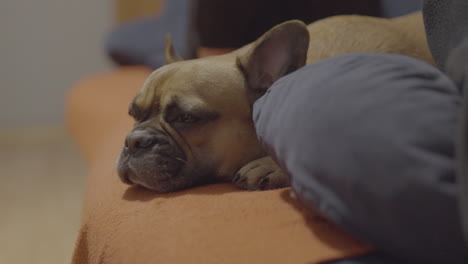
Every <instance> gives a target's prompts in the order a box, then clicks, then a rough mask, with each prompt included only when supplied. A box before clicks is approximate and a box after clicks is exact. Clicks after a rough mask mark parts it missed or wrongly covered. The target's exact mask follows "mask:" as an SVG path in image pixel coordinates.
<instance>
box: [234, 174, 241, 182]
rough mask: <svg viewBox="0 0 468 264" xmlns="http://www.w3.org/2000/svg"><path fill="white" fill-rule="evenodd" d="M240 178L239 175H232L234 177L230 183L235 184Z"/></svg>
mask: <svg viewBox="0 0 468 264" xmlns="http://www.w3.org/2000/svg"><path fill="white" fill-rule="evenodd" d="M239 178H240V174H239V173H236V175H234V177H233V178H232V182H234V183H235V182H237V181H238V180H239Z"/></svg>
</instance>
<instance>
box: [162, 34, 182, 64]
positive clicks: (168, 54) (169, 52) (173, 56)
mask: <svg viewBox="0 0 468 264" xmlns="http://www.w3.org/2000/svg"><path fill="white" fill-rule="evenodd" d="M164 51H165V54H164V55H165V59H166V64H170V63H173V62H176V61H181V60H182V57H180V56H179V55H178V54H177V52H176V50H175V48H174V46H173V45H172V38H171V35H170V34H167V35H166V48H165V50H164Z"/></svg>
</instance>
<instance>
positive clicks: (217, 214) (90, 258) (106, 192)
mask: <svg viewBox="0 0 468 264" xmlns="http://www.w3.org/2000/svg"><path fill="white" fill-rule="evenodd" d="M149 73H150V70H149V69H147V68H144V67H127V68H118V69H116V70H113V71H111V72H108V73H103V74H99V75H96V76H93V77H89V78H87V79H84V80H82V81H80V82H78V83H77V84H76V85H74V87H73V88H72V89H71V91H70V93H69V95H68V101H67V123H68V128H69V131H70V133H71V134H72V136H73V137H74V139H75V141H76V142H77V144H78V146H79V149H80V151H81V153H82V154H83V156H84V157H85V159H86V161H87V164H88V167H89V175H88V179H87V185H86V194H85V200H84V208H83V212H82V221H81V228H80V232H79V236H78V238H77V244H76V249H75V253H74V256H73V263H80V264H81V263H100V264H107V263H112V264H117V263H200V264H201V263H203V264H208V263H282V264H284V263H309V264H312V263H323V262H326V261H330V260H336V259H342V258H347V257H352V256H356V255H362V254H365V253H367V252H369V251H371V247H370V246H368V245H366V244H364V243H361V242H359V241H357V240H356V239H354V238H353V237H351V236H350V235H348V234H346V233H345V232H343V231H342V230H340V229H338V228H337V227H335V226H334V225H333V224H332V223H330V222H328V221H327V220H325V219H323V218H322V217H320V216H319V215H318V214H316V213H314V212H310V211H305V210H304V209H302V207H301V206H300V205H299V204H297V203H296V202H295V200H293V199H291V198H290V196H289V188H286V189H280V190H272V191H257V192H249V191H243V190H238V189H237V188H236V187H234V186H233V185H232V184H227V183H226V184H213V185H208V186H202V187H197V188H192V189H189V190H185V191H180V192H175V193H169V194H158V193H155V192H150V191H147V190H145V189H143V188H140V187H135V186H128V185H125V184H123V183H121V182H120V180H119V178H118V176H117V174H116V172H115V170H114V167H115V160H116V158H117V155H118V153H119V151H120V148H121V146H122V144H123V142H124V137H125V135H126V133H127V132H128V131H130V130H131V128H132V124H133V122H132V120H131V119H130V117H128V115H127V107H128V104H129V102H130V100H131V99H132V97H133V96H134V95H135V94H136V92H137V91H138V89H139V88H140V86H141V85H142V83H143V82H144V80H145V78H146V77H147V75H148V74H149Z"/></svg>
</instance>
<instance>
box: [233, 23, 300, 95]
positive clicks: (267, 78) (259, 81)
mask: <svg viewBox="0 0 468 264" xmlns="http://www.w3.org/2000/svg"><path fill="white" fill-rule="evenodd" d="M308 47H309V32H308V31H307V27H306V25H305V24H304V23H303V22H301V21H299V20H292V21H287V22H284V23H282V24H279V25H277V26H275V27H274V28H272V29H271V30H269V31H268V32H267V33H265V34H264V35H263V36H262V37H260V38H259V39H258V40H257V41H255V42H254V43H253V44H252V46H251V47H250V48H249V50H247V51H246V53H245V54H241V55H240V56H239V57H238V58H237V65H238V66H239V67H240V69H241V71H242V72H243V74H244V75H245V78H246V79H247V82H248V85H249V88H250V89H251V90H252V91H253V92H254V93H255V94H256V95H258V96H255V97H257V98H258V97H260V96H261V95H263V93H265V92H266V90H267V89H268V88H269V87H270V86H271V85H272V84H273V83H274V82H275V81H276V80H278V79H279V78H281V77H283V76H284V75H286V74H288V73H290V72H293V71H295V70H297V69H299V68H301V67H302V66H304V65H305V63H306V59H307V49H308ZM257 98H254V100H256V99H257Z"/></svg>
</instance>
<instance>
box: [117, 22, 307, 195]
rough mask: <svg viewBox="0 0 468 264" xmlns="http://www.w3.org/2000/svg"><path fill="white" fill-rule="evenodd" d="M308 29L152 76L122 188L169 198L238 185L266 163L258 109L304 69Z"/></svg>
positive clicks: (127, 150) (137, 107) (120, 165)
mask: <svg viewBox="0 0 468 264" xmlns="http://www.w3.org/2000/svg"><path fill="white" fill-rule="evenodd" d="M308 40H309V36H308V32H307V29H306V28H305V25H304V24H303V23H302V22H298V21H293V22H286V23H284V24H282V25H279V26H277V27H275V28H273V29H272V30H270V31H269V32H267V33H266V34H265V35H264V36H263V37H262V38H260V39H259V40H257V41H256V42H255V43H253V44H252V45H250V46H246V47H244V48H242V49H239V50H238V51H235V52H233V53H230V54H227V55H222V56H215V57H208V58H204V59H196V60H189V61H179V58H178V57H177V56H176V55H175V52H174V50H173V48H172V45H171V44H170V43H168V45H167V47H166V60H167V62H168V63H169V64H167V65H165V66H163V67H161V68H160V69H158V70H156V71H155V72H153V73H152V74H151V75H150V76H149V78H148V79H147V81H146V83H145V84H144V85H143V88H142V89H141V91H140V92H139V93H138V95H137V96H136V97H135V99H134V100H133V102H132V103H131V105H130V110H129V114H130V115H131V116H132V117H133V118H134V119H135V125H134V128H133V130H132V131H131V132H130V133H129V134H128V135H127V138H126V140H125V146H124V147H123V149H122V151H121V154H120V157H119V159H118V162H117V170H118V173H119V176H120V178H121V179H122V181H124V182H126V183H128V184H139V185H142V186H144V187H146V188H148V189H151V190H155V191H158V192H170V191H175V190H180V189H184V188H187V187H190V186H193V185H197V184H201V183H204V182H210V181H226V180H231V178H232V177H233V176H234V174H235V173H236V172H237V171H238V170H239V169H240V168H241V167H242V166H244V165H245V164H247V163H248V162H250V161H252V160H255V159H258V158H261V157H263V156H265V153H264V150H263V148H262V147H261V145H260V143H259V142H258V140H257V136H256V133H255V129H254V126H253V121H252V116H251V114H252V113H251V111H252V103H253V101H254V100H255V99H256V98H258V97H259V96H261V95H262V94H263V93H264V92H265V91H266V89H267V88H268V87H269V86H270V85H271V84H272V83H273V82H274V81H275V80H277V79H278V78H280V77H281V76H283V75H285V74H287V73H289V72H291V71H294V70H296V69H298V68H300V67H302V66H303V65H304V64H305V60H306V53H307V46H308Z"/></svg>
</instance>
